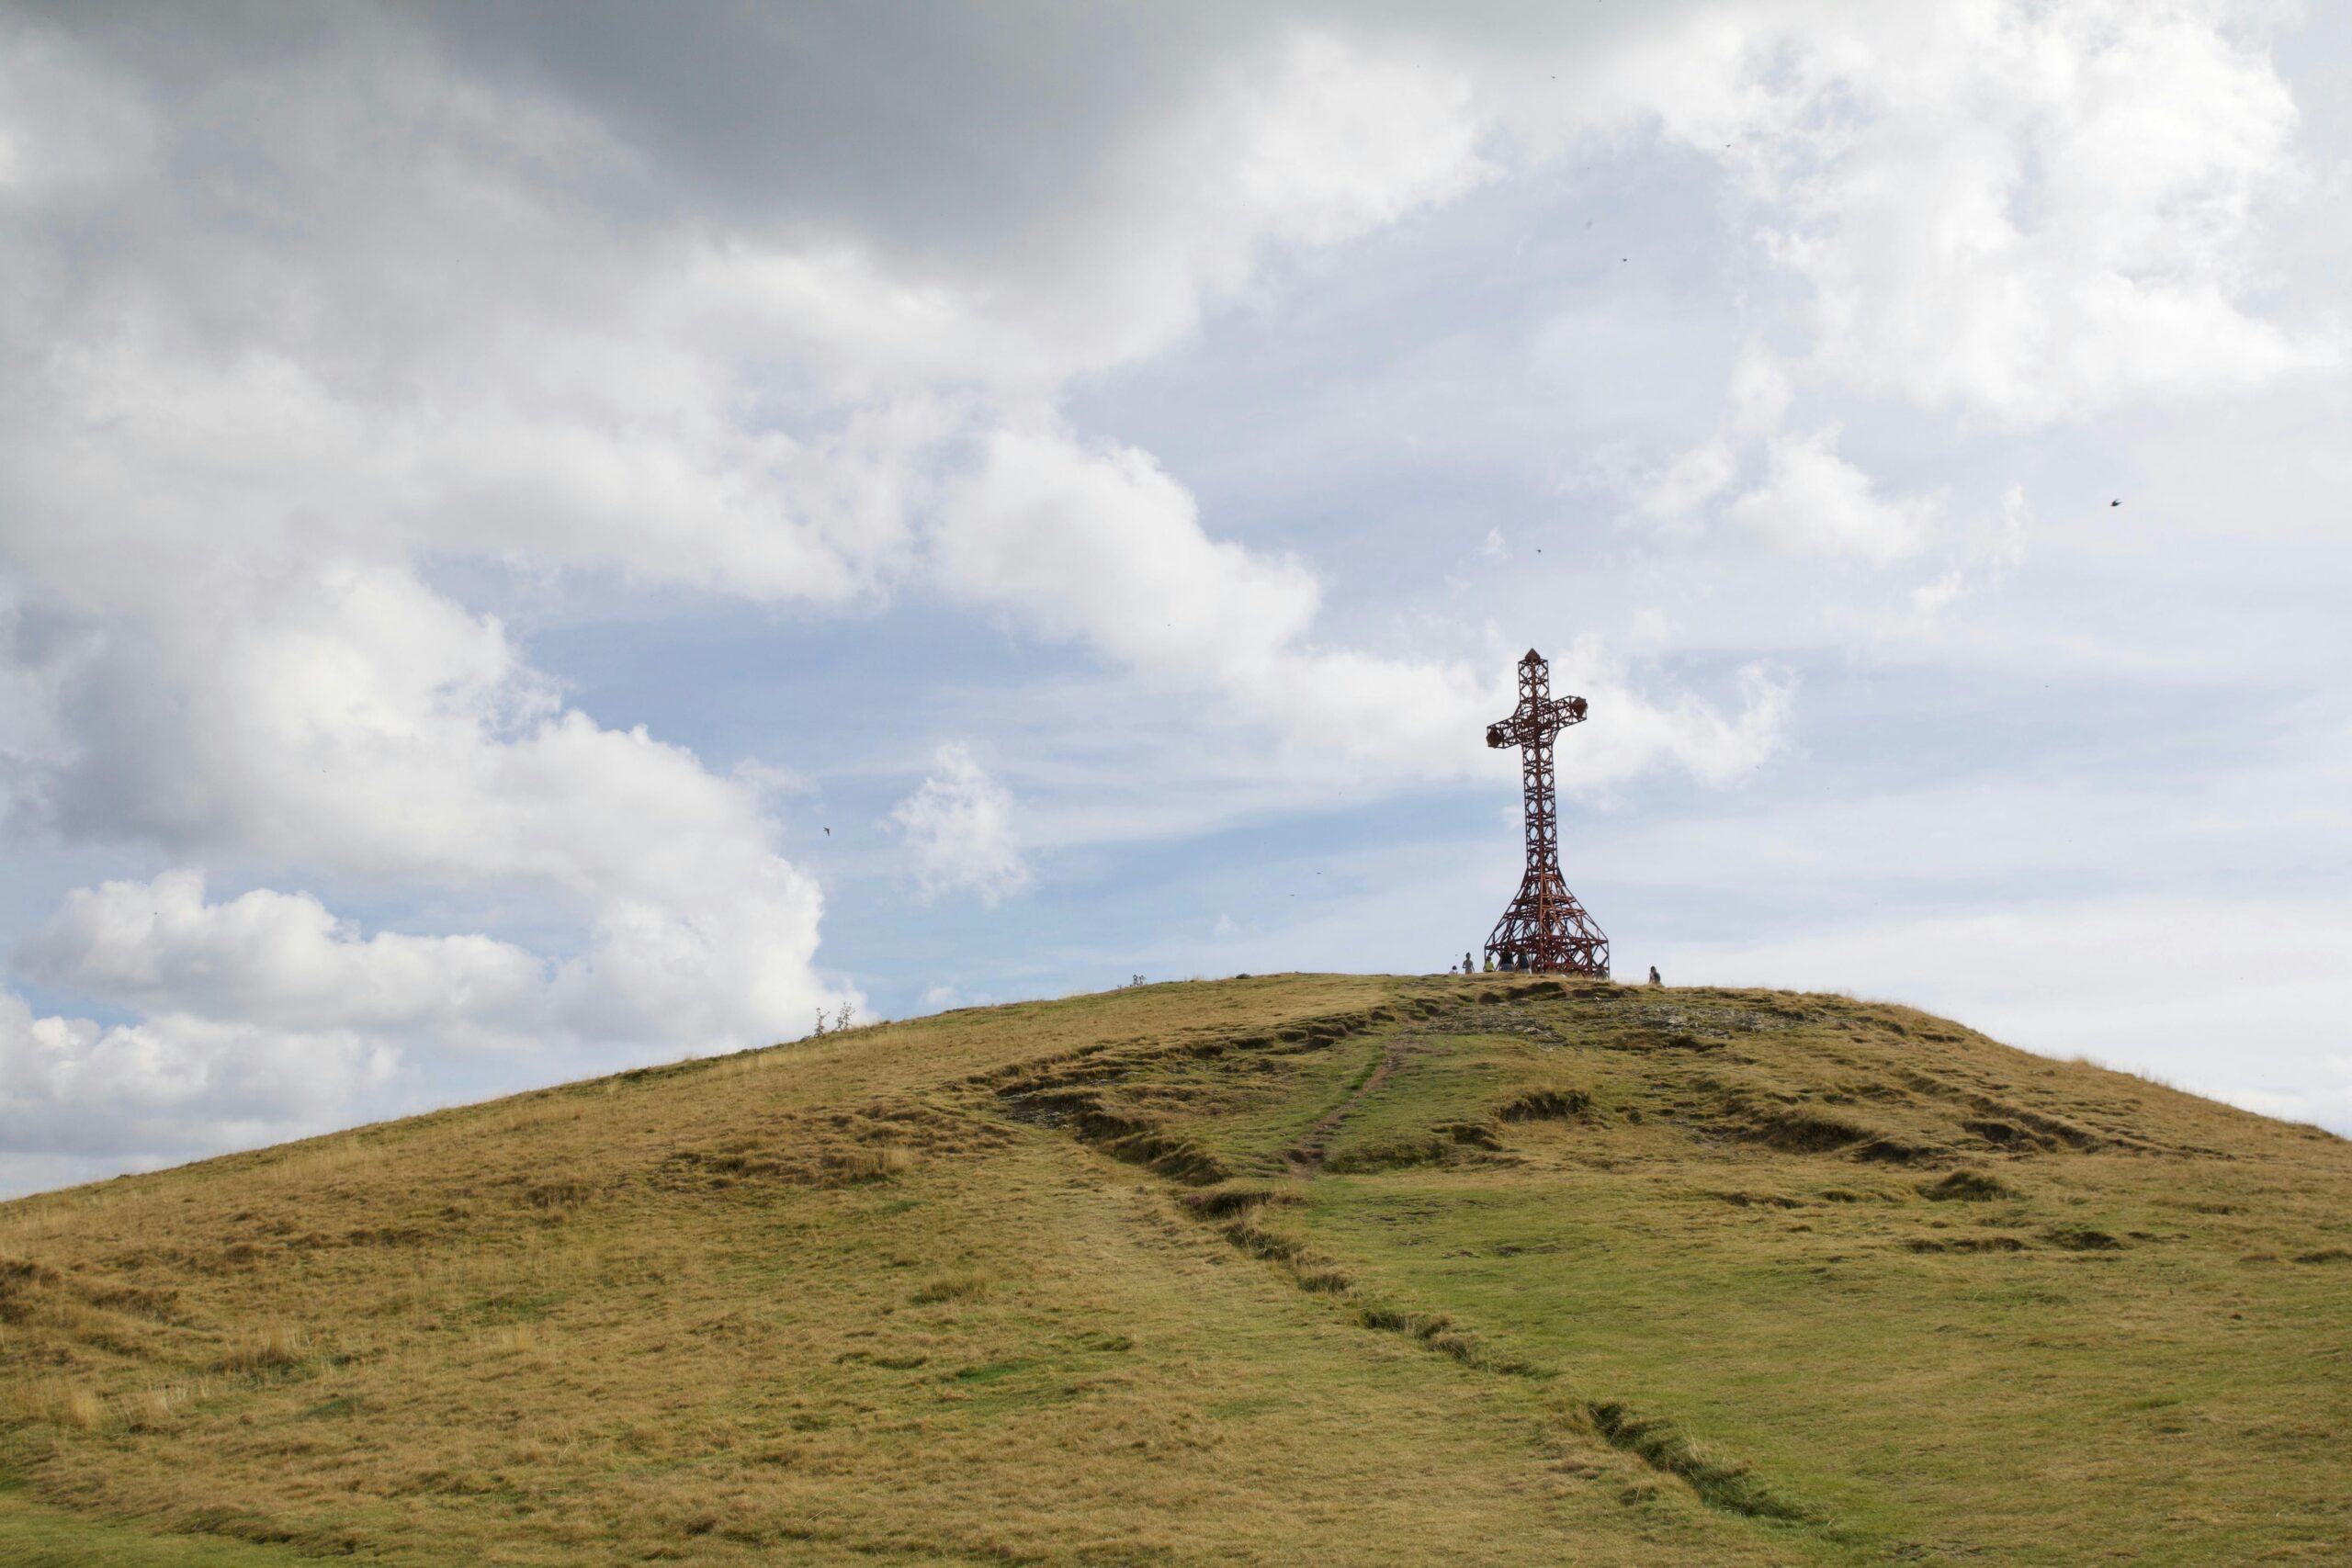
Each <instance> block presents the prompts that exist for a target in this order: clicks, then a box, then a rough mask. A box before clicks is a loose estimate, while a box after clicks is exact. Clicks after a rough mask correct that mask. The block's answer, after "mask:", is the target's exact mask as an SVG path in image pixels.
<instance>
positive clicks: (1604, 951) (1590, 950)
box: [1487, 871, 1609, 980]
mask: <svg viewBox="0 0 2352 1568" xmlns="http://www.w3.org/2000/svg"><path fill="white" fill-rule="evenodd" d="M1487 957H1488V958H1489V959H1491V960H1493V961H1494V964H1495V966H1496V967H1497V968H1498V969H1499V968H1503V967H1506V966H1511V965H1512V960H1514V959H1516V960H1517V961H1518V964H1517V965H1516V966H1519V967H1524V968H1527V969H1532V970H1533V971H1535V972H1536V973H1537V974H1541V975H1583V976H1589V977H1591V978H1593V979H1596V980H1606V979H1607V978H1609V939H1608V937H1606V936H1604V935H1602V934H1601V930H1600V927H1599V926H1598V925H1596V924H1594V923H1593V919H1592V917H1591V916H1590V915H1589V914H1587V913H1586V912H1585V908H1584V906H1583V905H1582V904H1579V903H1577V896H1576V895H1575V894H1573V893H1571V892H1569V891H1568V888H1567V884H1566V883H1564V882H1562V881H1561V880H1560V874H1559V873H1558V872H1557V871H1544V872H1535V871H1531V872H1529V873H1528V874H1527V877H1526V879H1525V880H1524V881H1522V882H1521V884H1520V885H1519V896H1518V897H1515V898H1513V899H1512V900H1511V901H1510V908H1507V909H1505V910H1504V911H1503V918H1502V919H1499V920H1497V921H1496V922H1495V929H1494V931H1493V932H1492V934H1490V935H1489V936H1488V937H1487Z"/></svg>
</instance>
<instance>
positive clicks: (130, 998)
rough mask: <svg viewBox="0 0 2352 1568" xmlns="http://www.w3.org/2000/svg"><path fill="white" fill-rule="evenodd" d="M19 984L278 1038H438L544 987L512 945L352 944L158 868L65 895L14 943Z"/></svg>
mask: <svg viewBox="0 0 2352 1568" xmlns="http://www.w3.org/2000/svg"><path fill="white" fill-rule="evenodd" d="M16 963H17V967H18V968H19V969H20V970H21V971H22V972H24V973H25V974H27V975H28V976H31V977H32V978H34V979H37V980H40V981H43V982H45V983H47V984H50V985H53V986H60V987H66V988H68V989H71V990H74V991H78V992H81V993H83V994H84V995H86V996H93V997H99V998H105V999H106V1000H107V1001H111V1002H116V1003H119V1004H121V1005H124V1006H127V1007H135V1008H139V1009H141V1010H146V1011H151V1012H172V1013H185V1014H193V1015H197V1016H200V1017H207V1018H212V1019H243V1020H245V1021H250V1022H252V1023H254V1024H256V1025H259V1026H263V1027H266V1028H272V1029H282V1030H292V1031H315V1030H322V1029H337V1028H351V1027H364V1028H373V1029H401V1030H413V1029H417V1028H420V1027H426V1026H430V1027H434V1028H435V1030H436V1031H438V1032H443V1034H444V1036H445V1037H446V1036H447V1033H448V1032H453V1031H456V1030H459V1029H463V1028H466V1027H469V1026H479V1024H481V1022H484V1021H492V1020H500V1019H503V1020H506V1021H510V1022H519V1021H521V1020H520V1018H519V1016H518V1015H519V1012H520V1010H521V1008H522V1007H523V1005H524V1004H525V1003H526V1001H527V1000H528V998H530V996H531V994H532V993H533V992H534V991H535V990H536V989H537V988H538V987H540V986H541V985H542V984H544V976H542V974H541V965H540V964H539V963H538V962H537V960H535V959H534V958H532V956H531V955H530V954H529V953H525V952H524V951H523V950H522V949H520V948H518V947H515V946H513V945H511V944H509V943H506V942H493V941H492V940H491V939H489V938H488V937H482V936H456V937H416V936H405V935H401V934H399V933H396V932H390V931H382V932H379V933H377V934H376V935H375V936H373V937H368V938H366V939H364V940H363V939H361V938H360V937H359V935H358V933H357V932H356V931H355V930H354V929H352V928H351V927H350V926H349V925H348V924H347V923H345V922H342V921H338V920H337V919H335V918H334V915H332V914H330V913H329V912H328V910H327V908H326V907H325V906H324V905H322V904H321V903H320V902H319V901H318V900H317V899H316V898H314V897H311V896H310V895H308V894H287V893H278V892H274V891H271V890H270V889H267V888H258V889H255V890H254V891H253V892H250V893H246V894H244V895H243V896H241V897H236V898H232V899H231V900H229V901H228V902H227V903H223V904H207V903H206V902H205V901H204V878H203V876H202V875H201V874H198V873H196V872H193V871H175V872H166V873H164V874H162V875H160V876H157V877H156V878H155V879H154V880H153V881H152V882H146V883H136V882H109V883H107V884H106V885H104V886H100V887H96V888H82V889H79V890H77V891H75V892H73V893H70V894H68V895H67V896H66V898H65V901H64V904H63V906H62V908H59V910H58V911H57V913H56V915H55V916H54V917H52V918H51V920H50V921H49V923H48V924H47V925H45V926H44V927H42V928H41V930H40V931H38V932H36V933H34V935H33V936H32V937H31V938H30V939H29V940H28V942H25V943H24V944H23V945H22V946H21V947H19V948H18V949H17V953H16Z"/></svg>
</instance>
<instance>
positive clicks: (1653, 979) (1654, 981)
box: [1650, 964, 1666, 986]
mask: <svg viewBox="0 0 2352 1568" xmlns="http://www.w3.org/2000/svg"><path fill="white" fill-rule="evenodd" d="M1650 984H1651V985H1653V986H1663V985H1665V984H1666V982H1665V981H1663V980H1661V979H1659V978H1658V977H1657V964H1651V965H1650Z"/></svg>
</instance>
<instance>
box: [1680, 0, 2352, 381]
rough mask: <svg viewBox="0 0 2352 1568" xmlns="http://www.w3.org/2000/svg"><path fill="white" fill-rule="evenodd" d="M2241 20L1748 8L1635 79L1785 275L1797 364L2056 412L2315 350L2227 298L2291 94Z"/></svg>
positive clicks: (2228, 375) (2267, 188) (2321, 347)
mask: <svg viewBox="0 0 2352 1568" xmlns="http://www.w3.org/2000/svg"><path fill="white" fill-rule="evenodd" d="M2249 15H2250V12H2249V11H2248V9H2247V8H2243V7H2236V6H2225V5H2196V4H2188V5H2177V6H2132V5H2124V4H2106V3H2090V4H2077V5H2069V6H2027V5H2022V4H2014V3H1999V4H1996V3H1985V4H1975V5H1967V6H1923V7H1880V8H1876V9H1871V10H1861V11H1834V10H1827V9H1825V8H1821V7H1816V6H1786V7H1780V8H1777V9H1776V8H1758V9H1756V10H1754V11H1753V12H1751V13H1750V15H1749V16H1748V17H1747V21H1746V25H1745V26H1744V27H1742V28H1740V29H1739V32H1738V35H1737V36H1736V39H1733V40H1729V42H1728V45H1727V46H1725V42H1724V40H1723V39H1721V35H1720V34H1718V35H1717V36H1718V47H1717V48H1715V49H1713V50H1712V51H1698V53H1697V58H1698V59H1699V60H1700V61H1702V62H1705V69H1707V70H1709V71H1710V72H1711V73H1712V75H1713V81H1712V82H1711V83H1705V84H1702V82H1701V81H1699V80H1696V79H1694V78H1693V76H1692V74H1691V69H1692V68H1691V64H1690V63H1689V62H1684V63H1681V64H1679V65H1677V66H1675V67H1673V68H1672V69H1671V70H1668V69H1666V68H1664V67H1662V66H1661V67H1660V68H1659V74H1658V77H1657V80H1656V82H1655V83H1654V84H1653V86H1652V91H1653V93H1654V94H1655V102H1656V105H1657V108H1658V110H1659V112H1660V113H1661V115H1662V116H1663V118H1664V119H1665V121H1666V123H1667V125H1668V127H1669V129H1670V130H1672V131H1673V132H1675V133H1677V134H1679V135H1680V136H1681V137H1683V138H1684V139H1686V140H1688V141H1690V142H1691V144H1692V145H1694V146H1695V147H1697V148H1698V149H1699V150H1700V151H1702V152H1707V153H1709V154H1710V155H1712V156H1714V157H1717V158H1720V159H1722V160H1723V162H1724V164H1726V165H1727V166H1728V167H1729V168H1730V169H1731V170H1732V171H1733V172H1734V174H1735V175H1736V177H1737V178H1738V179H1739V180H1740V181H1741V182H1742V184H1743V186H1744V187H1745V188H1746V189H1747V192H1748V194H1749V195H1750V197H1751V198H1752V199H1753V201H1754V203H1755V209H1754V210H1755V214H1756V217H1757V220H1758V223H1759V224H1760V226H1761V227H1762V230H1763V231H1764V232H1765V234H1766V236H1767V239H1768V243H1769V245H1770V254H1773V255H1774V256H1775V257H1777V258H1778V260H1779V261H1780V262H1781V264H1782V265H1785V266H1786V267H1787V268H1788V269H1790V271H1791V272H1792V273H1793V274H1794V275H1795V276H1797V277H1799V278H1801V279H1802V280H1803V281H1804V285H1805V287H1806V288H1807V289H1808V291H1809V293H1810V299H1809V302H1808V305H1807V308H1806V312H1805V323H1806V326H1807V329H1808V331H1809V333H1810V334H1811V337H1812V348H1811V351H1810V353H1809V355H1807V365H1808V368H1810V369H1811V370H1812V371H1813V372H1814V373H1815V374H1816V375H1826V376H1831V377H1835V378H1838V379H1839V380H1841V381H1844V382H1846V383H1848V384H1849V385H1852V386H1857V387H1860V388H1865V389H1873V390H1883V391H1888V392H1893V393H1895V394H1897V395H1900V396H1902V397H1905V398H1907V399H1910V400H1914V401H1917V402H1919V403H1922V404H1926V405H1929V406H1936V407H1957V408H1961V409H1963V410H1969V411H1973V412H1979V413H1982V414H1985V415H1988V416H1990V417H1992V418H1994V419H1996V420H1999V421H2002V422H2005V423H2013V424H2018V425H2037V424H2044V423H2055V422H2066V421H2075V420H2081V419H2084V418H2087V417H2089V416H2091V415H2094V414H2097V413H2098V412H2103V411H2105V410H2108V409H2109V408H2112V407H2114V406H2116V405H2117V404H2119V403H2121V402H2126V401H2131V400H2141V399H2151V398H2155V399H2162V398H2175V397H2181V396H2208V395H2211V393H2213V392H2215V391H2222V390H2229V389H2244V388H2249V387H2254V386H2258V385H2261V384H2263V383H2265V382H2267V381H2269V380H2271V379H2273V378H2276V377H2278V376H2279V375H2282V374H2284V373H2287V372H2289V371H2291V370H2294V369H2297V368H2299V367H2309V366H2312V365H2317V364H2324V363H2328V362H2330V361H2332V360H2333V359H2334V357H2335V353H2334V350H2333V348H2332V347H2330V346H2329V345H2328V344H2326V343H2324V342H2323V341H2319V340H2314V339H2307V338H2298V337H2296V336H2293V335H2291V334H2290V333H2288V332H2286V331H2284V330H2282V329H2281V328H2280V327H2278V326H2277V325H2275V324H2273V323H2272V322H2270V321H2266V320H2264V319H2262V318H2261V317H2259V316H2257V315H2256V314H2254V313H2252V312H2251V311H2250V310H2249V309H2248V308H2247V306H2246V304H2245V297H2246V296H2247V295H2248V294H2249V293H2250V292H2251V291H2252V288H2251V286H2252V284H2253V281H2254V280H2253V278H2252V277H2251V276H2249V274H2248V270H2247V267H2246V265H2245V258H2246V254H2247V241H2248V238H2249V235H2250V233H2251V231H2252V230H2253V228H2254V225H2255V222H2256V214H2257V213H2258V211H2259V210H2260V209H2261V207H2262V204H2263V203H2264V202H2266V201H2270V200H2275V199H2278V198H2279V197H2283V196H2284V195H2286V194H2287V193H2288V192H2290V190H2291V189H2292V188H2293V182H2294V180H2295V178H2296V170H2295V165H2294V162H2293V157H2292V152H2291V144H2292V136H2293V132H2294V128H2295V119H2296V113H2295V106H2294V103H2293V100H2292V98H2291V96H2290V94H2289V93H2288V91H2287V88H2286V86H2285V85H2284V84H2283V83H2282V82H2281V81H2280V79H2279V76H2278V71H2277V69H2276V68H2275V66H2274V65H2273V64H2272V62H2270V60H2269V59H2268V57H2267V55H2266V54H2265V53H2264V52H2262V51H2261V50H2260V49H2259V48H2258V47H2257V46H2256V43H2255V42H2254V41H2253V40H2252V39H2248V38H2246V37H2245V32H2246V30H2247V28H2246V26H2245V21H2244V20H2243V18H2245V17H2247V16H2249ZM1715 25H1716V24H1715V23H1714V22H1713V20H1712V19H1711V20H1710V21H1709V22H1706V23H1701V24H1694V26H1699V27H1713V26H1715ZM1702 85H1705V86H1708V87H1710V88H1711V89H1712V90H1708V91H1702V90H1700V89H1701V87H1702Z"/></svg>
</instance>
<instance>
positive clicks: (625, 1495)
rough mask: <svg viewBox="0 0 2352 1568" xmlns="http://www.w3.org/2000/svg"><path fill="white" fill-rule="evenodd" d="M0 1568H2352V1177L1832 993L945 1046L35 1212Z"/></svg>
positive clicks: (745, 1064)
mask: <svg viewBox="0 0 2352 1568" xmlns="http://www.w3.org/2000/svg"><path fill="white" fill-rule="evenodd" d="M0 1393H5V1404H0V1559H5V1560H6V1561H8V1562H23V1563H34V1564H55V1565H87V1564H100V1563H104V1564H119V1565H126V1568H146V1565H149V1564H172V1565H183V1564H185V1565H202V1568H214V1565H226V1564H268V1565H278V1564H289V1563H293V1562H300V1561H303V1560H306V1559H308V1558H311V1557H313V1556H320V1555H343V1554H350V1555H354V1556H357V1557H360V1558H363V1559H368V1560H373V1561H378V1562H397V1563H450V1562H499V1563H549V1564H553V1563H578V1562H645V1561H649V1560H673V1561H685V1562H714V1563H728V1562H755V1561H758V1562H769V1561H775V1562H810V1563H846V1562H863V1563H872V1562H900V1563H910V1564H911V1563H978V1562H990V1563H1003V1562H1045V1563H1127V1562H1159V1563H1170V1564H1177V1563H1208V1562H1220V1563H1223V1562H1262V1563H1269V1564H1272V1563H1293V1562H1328V1563H1350V1564H1353V1563H1413V1562H1437V1561H1444V1562H1450V1563H1460V1564H1475V1563H1495V1564H1519V1563H1526V1562H1563V1563H1579V1564H1582V1563H1593V1564H1600V1563H1627V1564H1631V1563H1658V1562H1673V1563H1816V1562H1830V1563H1836V1562H1954V1563H1962V1562H2047V1563H2080V1562H2102V1561H2113V1562H2143V1563H2146V1562H2252V1561H2273V1560H2307V1561H2314V1562H2318V1561H2327V1562H2342V1561H2345V1560H2346V1558H2347V1557H2352V1490H2348V1489H2347V1487H2346V1483H2345V1471H2344V1455H2345V1453H2346V1451H2347V1445H2352V1145H2347V1144H2346V1143H2345V1142H2344V1141H2342V1140H2339V1139H2337V1138H2335V1137H2333V1136H2331V1135H2329V1134H2325V1133H2323V1132H2321V1131H2319V1130H2317V1129H2313V1128H2308V1127H2298V1126H2290V1125H2286V1124H2283V1123H2279V1122H2272V1121H2267V1120H2265V1119H2263V1118H2260V1117H2257V1116H2254V1115H2251V1114H2248V1113H2245V1112H2242V1111H2233V1110H2231V1109H2228V1108H2226V1107H2223V1106H2220V1105H2216V1104H2213V1103H2211V1102H2210V1101H2206V1100H2199V1099H2196V1098H2193V1097H2191V1096H2188V1095H2185V1094H2181V1093H2177V1092H2176V1091H2174V1090H2171V1089H2165V1088H2164V1087H2162V1086H2159V1085H2156V1084H2153V1083H2150V1082H2147V1081H2144V1080H2142V1079H2139V1078H2135V1077H2129V1076H2126V1075H2121V1074H2117V1073H2113V1072H2109V1071H2105V1070H2103V1069H2100V1068H2098V1067H2094V1066H2086V1065H2083V1064H2079V1063H2064V1062H2056V1061H2051V1060H2046V1059H2043V1058H2041V1057H2037V1056H2032V1055H2026V1054H2024V1053H2021V1052H2018V1051H2015V1050H2012V1049H2009V1048H2007V1047H2006V1046H2003V1045H2000V1044H1997V1043H1994V1042H1992V1041H1990V1040H1987V1039H1985V1037H1983V1036H1982V1035H1979V1034H1977V1033H1974V1032H1971V1031H1969V1030H1967V1029H1965V1028H1962V1027H1961V1026H1959V1025H1956V1024H1952V1023H1949V1022H1946V1021H1941V1020H1939V1019H1935V1018H1931V1017H1928V1016H1927V1015H1924V1014H1922V1013H1918V1012H1916V1011H1912V1010H1907V1009H1904V1008H1898V1007H1891V1006H1879V1005H1871V1004H1867V1003H1862V1002H1858V1001H1855V1000H1853V999H1851V998H1843V997H1834V996H1800V995H1792V994H1785V993H1773V992H1762V991H1732V990H1709V989H1673V990H1652V989H1645V988H1640V987H1619V986H1611V985H1607V984H1591V983H1575V982H1570V983H1562V982H1558V981H1550V980H1543V979H1532V978H1525V977H1503V976H1483V977H1475V978H1474V977H1459V976H1457V977H1452V978H1397V977H1381V976H1272V977H1261V978H1246V977H1245V978H1241V979H1237V980H1232V981H1225V982H1218V983H1213V984H1202V983H1194V984H1187V985H1169V986H1153V987H1138V988H1136V989H1132V990H1124V991H1118V992H1113V993H1108V994H1104V995H1100V996H1092V997H1081V998H1072V999H1069V1000H1066V1001H1060V1002H1052V1003H1036V1004H1022V1005H1016V1006H1010V1007H1000V1008H991V1009H984V1010H967V1011H962V1012H955V1013H947V1014H943V1015H940V1016H938V1017H935V1018H930V1019H924V1020H920V1021H913V1022H909V1023H899V1024H888V1025H880V1026H876V1027H872V1028H867V1029H861V1030H855V1031H852V1032H844V1033H840V1034H835V1035H828V1036H824V1037H820V1038H818V1039H814V1040H809V1041H803V1042H800V1043H794V1044H789V1045H782V1046H777V1047H775V1048H773V1049H769V1050H764V1051H757V1052H750V1053H746V1054H743V1055H735V1056H728V1057H721V1058H715V1059H707V1060H697V1061H691V1062H685V1063H682V1064H679V1065H677V1066H670V1067H662V1068H656V1069H648V1070H643V1071H638V1072H630V1073H624V1074H621V1075H619V1076H618V1077H610V1078H605V1079H601V1080H598V1081H594V1082H590V1083H582V1084H575V1085H570V1086H566V1087H563V1088H560V1089H548V1090H545V1091H542V1092H538V1093H533V1094H526V1095H521V1096H517V1097H515V1098H512V1099H508V1100H498V1101H495V1102H492V1103H489V1104H484V1105H478V1106H473V1107H469V1108H466V1109H463V1110H457V1111H444V1112H440V1113H436V1114H434V1115H429V1116H424V1117H418V1118H414V1119H413V1120H409V1121H404V1122H392V1123H388V1124H385V1125H381V1126H376V1127H368V1128H364V1129H360V1130H357V1131H355V1132H350V1133H345V1134H336V1135H334V1136H331V1137H325V1138H318V1139H313V1140H310V1141H308V1142H304V1143H300V1144H294V1145H286V1146H283V1147H279V1148H274V1149H268V1150H264V1151H260V1152H257V1153H252V1154H243V1155H237V1156H230V1157H226V1158H221V1159H216V1160H210V1161H208V1162H205V1163H203V1164H199V1165H194V1166H188V1167H186V1168H180V1169H177V1170H172V1171H165V1172H162V1173H158V1174H154V1175H150V1176H141V1177H132V1178H124V1179H118V1180H114V1181H110V1182H106V1183H101V1184H97V1185H95V1186H90V1187H85V1188H79V1189H75V1190H69V1191H64V1192H59V1193H52V1194H47V1195H43V1196H40V1197H37V1198H31V1199H26V1200H22V1201H17V1202H13V1203H8V1204H6V1205H0Z"/></svg>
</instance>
